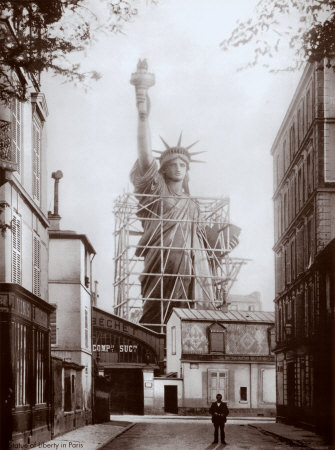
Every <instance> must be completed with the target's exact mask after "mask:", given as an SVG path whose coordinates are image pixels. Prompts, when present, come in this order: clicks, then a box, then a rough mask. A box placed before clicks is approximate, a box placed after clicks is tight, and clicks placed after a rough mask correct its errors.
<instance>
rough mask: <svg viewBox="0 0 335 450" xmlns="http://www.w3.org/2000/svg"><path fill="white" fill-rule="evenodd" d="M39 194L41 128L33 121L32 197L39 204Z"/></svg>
mask: <svg viewBox="0 0 335 450" xmlns="http://www.w3.org/2000/svg"><path fill="white" fill-rule="evenodd" d="M40 194H41V126H40V124H39V122H38V121H37V119H36V118H34V120H33V197H34V199H35V200H36V201H37V202H39V201H40V196H41V195H40Z"/></svg>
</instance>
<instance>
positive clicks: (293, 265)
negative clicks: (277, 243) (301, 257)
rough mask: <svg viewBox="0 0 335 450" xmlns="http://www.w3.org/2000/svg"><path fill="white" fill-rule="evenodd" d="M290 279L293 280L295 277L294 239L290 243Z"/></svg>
mask: <svg viewBox="0 0 335 450" xmlns="http://www.w3.org/2000/svg"><path fill="white" fill-rule="evenodd" d="M290 245H291V279H292V280H294V279H295V275H296V253H295V239H293V240H292V242H291V244H290Z"/></svg>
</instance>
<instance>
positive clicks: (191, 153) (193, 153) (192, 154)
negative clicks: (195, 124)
mask: <svg viewBox="0 0 335 450" xmlns="http://www.w3.org/2000/svg"><path fill="white" fill-rule="evenodd" d="M201 153H207V150H203V151H202V152H189V154H190V156H194V155H200V154H201Z"/></svg>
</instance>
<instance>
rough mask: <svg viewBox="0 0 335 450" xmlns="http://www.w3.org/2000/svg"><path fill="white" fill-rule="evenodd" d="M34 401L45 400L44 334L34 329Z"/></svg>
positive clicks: (42, 401) (45, 347) (43, 401)
mask: <svg viewBox="0 0 335 450" xmlns="http://www.w3.org/2000/svg"><path fill="white" fill-rule="evenodd" d="M35 336H36V403H45V401H46V395H45V394H46V392H45V391H46V389H45V388H46V370H47V367H46V364H45V363H46V354H47V346H46V342H45V334H44V333H42V332H41V331H36V334H35Z"/></svg>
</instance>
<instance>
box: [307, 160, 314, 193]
mask: <svg viewBox="0 0 335 450" xmlns="http://www.w3.org/2000/svg"><path fill="white" fill-rule="evenodd" d="M307 183H308V194H310V193H311V192H313V161H312V154H311V153H310V154H309V155H308V156H307Z"/></svg>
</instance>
